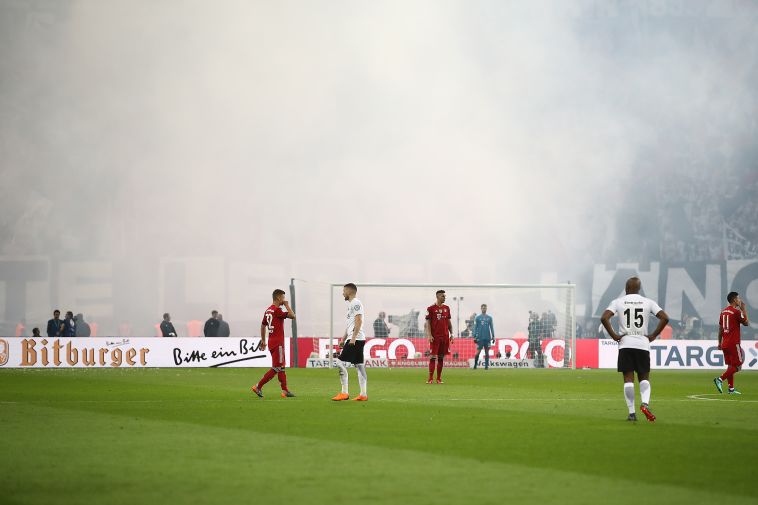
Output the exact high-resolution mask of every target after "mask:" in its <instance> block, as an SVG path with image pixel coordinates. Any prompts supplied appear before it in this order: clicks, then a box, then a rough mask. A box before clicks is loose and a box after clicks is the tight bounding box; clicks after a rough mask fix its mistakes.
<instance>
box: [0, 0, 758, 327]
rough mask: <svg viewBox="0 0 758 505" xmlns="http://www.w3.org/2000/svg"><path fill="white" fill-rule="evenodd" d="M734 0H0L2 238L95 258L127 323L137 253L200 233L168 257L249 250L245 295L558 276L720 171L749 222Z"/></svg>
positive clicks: (637, 237)
mask: <svg viewBox="0 0 758 505" xmlns="http://www.w3.org/2000/svg"><path fill="white" fill-rule="evenodd" d="M756 20H758V6H757V5H756V4H755V3H752V2H742V1H723V2H710V1H691V2H689V1H688V2H681V1H671V2H642V3H637V2H605V1H600V0H598V1H579V2H563V1H555V2H531V1H516V2H500V1H487V2H484V1H476V2H468V1H467V2H463V1H460V2H453V1H444V2H437V1H434V2H432V1H428V2H424V1H419V2H401V1H386V2H367V1H365V2H363V1H362V2H352V1H337V2H265V1H257V2H248V1H231V0H229V1H224V2H214V3H210V2H201V1H193V2H179V1H169V2H160V3H156V2H133V1H118V0H111V1H108V2H99V1H81V2H79V1H66V2H41V3H40V2H31V1H29V2H25V1H15V2H3V4H2V6H0V27H1V29H0V40H1V41H2V43H0V75H2V76H3V78H2V80H1V81H0V146H1V147H0V174H1V175H2V180H3V184H2V186H1V187H0V233H1V235H0V254H2V255H3V256H6V257H27V256H45V257H54V258H56V259H59V260H64V261H87V262H89V261H93V260H104V261H106V262H114V263H115V264H117V265H119V266H118V267H114V272H113V276H114V278H116V281H115V282H114V285H115V284H118V286H120V288H118V290H119V293H127V294H114V297H117V298H118V297H120V299H121V300H122V302H121V305H122V306H123V305H124V304H125V303H126V302H123V300H128V301H130V302H128V303H132V305H129V309H124V312H132V314H123V315H122V314H119V315H114V321H115V320H116V319H120V318H121V317H123V318H127V317H128V318H131V319H132V320H136V319H138V318H142V319H146V320H147V321H143V322H142V324H143V325H144V324H146V323H147V322H151V323H152V322H153V321H152V320H151V319H150V318H153V319H155V321H154V322H158V321H159V320H160V318H159V315H160V314H161V313H162V312H163V310H164V308H162V307H160V304H161V303H160V302H159V301H158V300H159V297H160V295H159V294H158V293H161V292H163V291H165V289H167V288H166V287H165V282H167V281H166V279H165V276H164V274H162V273H161V272H162V271H161V268H160V265H161V261H162V260H161V258H163V259H164V260H163V261H164V262H165V258H181V257H190V258H203V260H202V261H204V262H205V263H199V264H201V265H202V264H207V270H203V267H202V266H201V267H200V270H199V271H197V270H196V271H195V272H194V274H193V275H194V276H195V278H197V279H198V280H197V282H195V283H194V284H193V285H196V286H197V290H203V289H205V290H208V291H210V292H216V290H217V289H218V290H219V291H218V292H221V293H225V289H224V288H223V287H219V286H221V285H222V284H223V283H224V281H223V280H220V279H219V275H224V272H225V270H224V268H225V267H224V266H223V265H227V264H228V263H229V262H231V261H244V262H248V263H252V264H255V265H256V267H255V269H253V271H252V273H251V275H252V277H253V278H254V279H255V281H256V282H255V286H258V287H259V288H260V290H262V293H261V294H260V296H259V295H258V294H256V303H257V299H258V298H260V301H261V303H265V302H266V300H268V299H269V296H268V293H269V292H270V291H271V289H273V288H274V287H283V286H285V285H286V282H287V281H288V280H289V278H290V277H299V278H304V279H311V280H324V281H342V280H351V281H352V280H355V281H361V280H366V281H368V280H370V281H375V282H390V281H402V282H438V281H442V280H445V281H449V282H459V283H468V282H471V283H482V282H529V283H533V282H540V281H554V280H557V281H565V280H568V279H573V280H577V279H581V278H582V276H585V277H586V276H587V272H588V271H591V269H592V265H593V264H595V263H598V262H614V261H646V260H651V259H652V260H655V259H660V255H661V254H664V252H662V251H665V250H666V249H667V247H668V246H667V245H665V244H663V243H662V241H663V240H664V239H665V238H666V237H668V238H669V239H670V240H669V242H667V244H668V243H670V242H671V241H675V240H678V239H680V238H681V237H679V235H678V234H684V235H685V236H693V237H698V236H701V235H702V233H706V234H707V233H709V231H708V229H707V226H708V223H710V222H713V221H717V224H718V223H720V222H721V220H722V219H723V218H724V217H725V216H724V213H725V210H724V206H723V205H722V204H720V203H719V202H716V201H714V200H715V199H716V198H717V197H718V196H719V195H721V196H722V197H724V198H726V199H727V202H728V203H729V205H732V206H734V205H736V206H737V207H738V208H737V209H736V210H735V209H731V210H729V216H731V215H733V214H734V213H735V212H737V213H742V214H744V215H743V217H741V218H740V219H738V220H737V222H736V223H735V226H736V227H737V231H739V232H740V233H741V234H742V235H746V234H747V235H749V234H750V233H751V230H752V233H756V234H757V235H758V232H757V231H756V230H755V228H754V227H755V224H754V223H755V222H756V217H758V216H756V209H755V206H754V205H753V207H752V208H741V207H739V205H740V202H743V201H745V199H748V200H749V199H750V198H752V196H751V195H754V193H748V194H744V193H739V192H738V190H740V189H742V190H744V188H748V189H749V188H752V191H754V190H755V187H756V172H757V171H758V168H757V165H756V161H757V160H758V148H757V147H756V143H755V139H756V138H758V127H757V122H756V95H757V93H756V86H755V83H756V82H758V64H757V62H758V36H757V35H756V30H755V26H756ZM722 182H723V183H724V184H725V185H727V188H725V189H724V192H722V193H716V194H715V196H714V194H713V193H712V191H713V190H714V189H713V188H718V187H719V183H722ZM692 188H695V189H697V188H701V189H702V194H698V195H696V196H697V197H698V198H701V199H702V201H701V202H695V205H694V206H695V207H698V208H699V209H700V210H699V213H698V211H697V209H696V210H695V211H693V210H692V209H688V208H687V206H686V205H687V204H689V205H690V206H692V203H693V202H691V201H688V200H686V199H687V198H691V197H692V191H693V189H692ZM730 188H731V189H730ZM709 191H710V192H709ZM685 192H686V194H685ZM682 199H684V201H685V205H684V210H683V211H682V212H683V214H681V213H678V212H679V211H678V210H677V209H679V207H676V209H675V210H674V211H671V208H670V207H667V205H670V204H671V202H679V201H681V200H682ZM735 202H736V203H735ZM700 203H701V204H702V205H700ZM727 210H728V209H727ZM738 215H739V214H738ZM671 216H674V217H671ZM692 216H695V218H696V221H697V222H696V223H689V222H688V221H687V220H688V219H692ZM669 218H670V219H669ZM745 222H752V223H753V224H752V227H753V228H752V229H751V228H750V227H749V226H748V227H747V228H746V229H742V228H740V226H742V225H743V224H744V223H745ZM667 223H668V224H667ZM666 226H668V227H669V228H666ZM682 227H684V228H685V229H684V230H682ZM704 227H705V228H706V229H705V232H704V231H703V228H704ZM672 230H674V231H672ZM672 233H673V234H674V236H671V235H672ZM688 234H689V235H688ZM750 238H751V237H750V236H747V239H748V240H749V239H750ZM671 247H673V248H674V249H676V246H671ZM703 247H704V248H705V249H704V250H706V251H707V248H708V244H707V243H706V244H705V245H703ZM665 254H668V253H665ZM670 254H672V259H674V257H676V256H677V254H679V253H678V252H677V251H675V250H673V249H672V251H670ZM684 254H685V255H687V254H690V253H689V252H688V251H685V252H684ZM683 259H698V258H696V257H694V256H688V257H685V258H683ZM219 265H221V267H220V270H219ZM219 272H221V274H219ZM193 282H194V281H193ZM161 283H164V285H161ZM258 287H256V288H255V289H258ZM5 296H10V295H5ZM53 298H55V297H53ZM208 298H210V299H207V302H208V303H207V306H208V312H209V311H210V309H211V308H213V306H218V307H221V308H222V309H223V307H222V306H223V305H224V304H225V303H227V304H228V303H232V302H231V301H230V300H228V299H226V298H228V294H224V295H223V296H222V299H213V297H212V296H211V297H208ZM430 298H431V297H430ZM145 300H147V301H145ZM55 302H56V300H55V299H53V300H51V301H50V303H51V304H52V303H55ZM263 307H264V305H261V307H260V308H261V310H262V309H263ZM61 308H63V307H61ZM377 309H378V308H377ZM45 310H47V309H45ZM74 310H75V311H76V309H74ZM117 310H121V309H117ZM165 310H170V307H165ZM146 311H147V312H149V315H147V316H145V315H143V314H144V312H146ZM222 311H223V310H222ZM224 312H225V311H224ZM13 317H15V316H14V315H13V314H4V317H3V319H5V320H11V319H13ZM201 317H207V314H204V313H203V314H199V315H198V318H201ZM239 318H240V316H237V319H239ZM253 319H254V318H253ZM233 320H234V316H233V317H232V321H233ZM114 324H115V323H114ZM135 324H136V323H135Z"/></svg>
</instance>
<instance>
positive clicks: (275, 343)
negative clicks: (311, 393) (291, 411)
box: [250, 289, 295, 398]
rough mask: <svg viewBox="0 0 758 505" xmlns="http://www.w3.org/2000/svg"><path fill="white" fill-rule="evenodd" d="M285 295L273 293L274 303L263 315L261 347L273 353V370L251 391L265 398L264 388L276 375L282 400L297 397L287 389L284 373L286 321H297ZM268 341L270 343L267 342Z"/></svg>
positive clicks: (267, 372) (280, 291)
mask: <svg viewBox="0 0 758 505" xmlns="http://www.w3.org/2000/svg"><path fill="white" fill-rule="evenodd" d="M284 296H285V293H284V291H282V290H281V289H275V290H274V292H273V293H272V297H273V299H274V303H273V304H271V306H270V307H269V308H267V309H266V312H265V313H264V314H263V321H261V347H260V349H261V350H262V351H265V350H266V347H268V350H269V352H270V353H271V369H270V370H268V371H266V373H265V374H264V375H263V377H262V378H261V380H260V381H259V382H258V384H256V385H255V386H253V387H251V388H250V390H251V391H252V392H253V393H255V394H256V395H258V396H259V397H260V398H263V386H264V385H265V384H266V383H267V382H268V381H270V380H271V379H273V378H274V376H275V375H276V376H277V377H278V379H279V383H280V385H281V386H282V398H291V397H293V396H295V395H294V394H292V392H290V390H289V389H287V374H285V373H284V365H285V355H284V321H285V320H286V319H295V313H294V312H293V311H292V308H291V307H290V304H289V302H288V301H287V300H285V299H284ZM267 339H268V342H267V341H266V340H267Z"/></svg>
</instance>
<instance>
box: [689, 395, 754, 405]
mask: <svg viewBox="0 0 758 505" xmlns="http://www.w3.org/2000/svg"><path fill="white" fill-rule="evenodd" d="M704 396H716V397H718V396H721V393H704V394H701V395H689V396H688V397H687V398H689V399H690V400H702V401H708V402H736V403H758V400H738V399H736V398H734V399H730V398H703V397H704Z"/></svg>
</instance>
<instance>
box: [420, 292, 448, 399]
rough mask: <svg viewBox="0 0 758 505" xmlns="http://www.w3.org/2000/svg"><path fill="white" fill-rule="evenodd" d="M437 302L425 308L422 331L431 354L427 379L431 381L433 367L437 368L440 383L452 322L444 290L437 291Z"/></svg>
mask: <svg viewBox="0 0 758 505" xmlns="http://www.w3.org/2000/svg"><path fill="white" fill-rule="evenodd" d="M436 294H437V303H435V304H434V305H431V306H430V307H428V308H427V309H426V324H425V325H424V331H425V332H426V336H427V338H428V339H429V346H430V348H431V356H430V357H429V380H428V381H426V383H427V384H432V383H433V380H432V379H433V376H434V368H435V365H436V368H437V384H442V367H443V366H444V360H445V354H447V353H448V350H449V349H450V344H452V343H453V323H452V321H451V317H450V307H448V306H447V305H445V290H444V289H440V290H439V291H437V293H436Z"/></svg>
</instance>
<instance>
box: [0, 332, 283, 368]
mask: <svg viewBox="0 0 758 505" xmlns="http://www.w3.org/2000/svg"><path fill="white" fill-rule="evenodd" d="M285 352H286V355H287V365H289V356H290V339H286V340H285ZM270 366H271V355H270V354H269V353H268V352H267V351H263V350H261V339H260V337H239V338H237V337H235V338H158V337H147V338H144V337H141V338H132V337H94V338H48V337H41V338H30V337H29V338H24V337H18V338H17V337H0V368H149V367H160V368H206V367H209V368H218V367H265V368H268V367H270Z"/></svg>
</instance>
